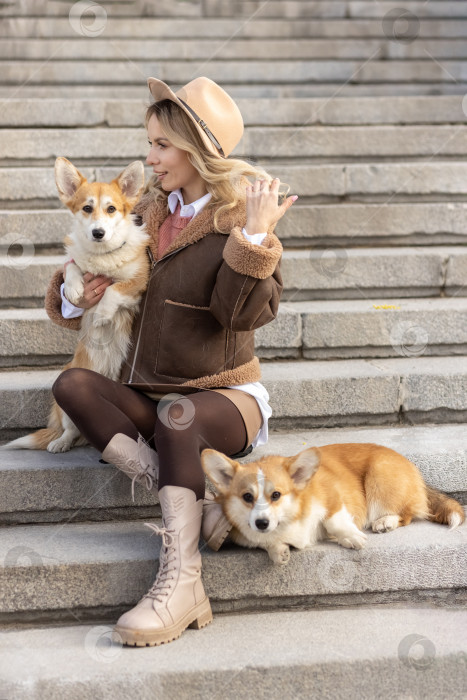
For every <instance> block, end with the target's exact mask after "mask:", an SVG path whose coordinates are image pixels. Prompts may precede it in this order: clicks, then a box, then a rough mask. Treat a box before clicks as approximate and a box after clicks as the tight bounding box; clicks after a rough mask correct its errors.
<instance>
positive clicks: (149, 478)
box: [131, 462, 155, 501]
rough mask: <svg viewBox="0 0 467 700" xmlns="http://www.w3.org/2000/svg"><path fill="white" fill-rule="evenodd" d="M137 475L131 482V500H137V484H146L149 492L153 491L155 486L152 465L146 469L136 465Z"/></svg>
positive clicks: (148, 465) (147, 465)
mask: <svg viewBox="0 0 467 700" xmlns="http://www.w3.org/2000/svg"><path fill="white" fill-rule="evenodd" d="M134 467H135V475H134V477H133V478H132V480H131V498H132V499H133V501H134V500H135V482H136V481H137V482H138V483H144V485H145V486H146V488H147V490H148V491H151V489H152V487H153V486H154V482H155V478H154V467H153V466H152V464H146V466H145V467H140V465H139V464H136V462H135V463H134ZM136 470H137V471H136Z"/></svg>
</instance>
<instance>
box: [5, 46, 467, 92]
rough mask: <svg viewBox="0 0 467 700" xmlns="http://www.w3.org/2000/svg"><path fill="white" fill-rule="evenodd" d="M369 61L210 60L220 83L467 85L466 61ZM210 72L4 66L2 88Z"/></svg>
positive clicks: (151, 66) (161, 66) (138, 65)
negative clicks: (272, 66)
mask: <svg viewBox="0 0 467 700" xmlns="http://www.w3.org/2000/svg"><path fill="white" fill-rule="evenodd" d="M379 53H382V52H381V51H378V52H377V53H376V55H374V56H372V57H369V59H370V58H371V60H367V61H366V62H365V63H363V64H362V63H361V61H351V60H348V61H335V60H334V61H333V60H330V61H327V60H321V61H303V60H296V61H290V60H280V61H275V62H274V70H271V65H270V62H268V61H257V60H256V61H255V60H238V61H219V60H218V59H217V58H214V59H212V60H209V77H210V78H211V79H212V80H214V81H216V82H217V83H220V84H222V85H223V84H224V83H231V84H242V83H245V82H246V83H250V84H255V83H258V84H259V85H268V84H273V85H274V84H275V85H280V84H281V83H289V84H300V83H310V82H312V83H318V84H320V83H335V82H337V81H339V82H340V81H342V82H344V81H349V82H350V81H351V82H359V83H375V82H377V83H378V82H383V83H386V82H388V83H441V84H442V83H445V82H447V83H449V82H453V81H454V82H456V83H457V84H458V86H461V87H464V88H465V84H466V82H467V61H462V60H457V61H451V60H443V63H442V64H440V63H439V62H438V61H437V60H433V59H431V58H427V59H426V60H409V61H404V60H400V61H399V60H398V61H386V60H385V59H384V57H383V56H378V54H379ZM205 72H206V62H201V64H200V67H199V68H198V67H196V66H194V65H193V63H192V62H190V61H183V60H179V61H174V60H169V61H163V60H160V61H131V60H128V59H126V60H125V59H124V58H123V57H122V58H121V59H120V60H116V61H99V62H95V61H89V62H88V61H60V60H56V61H55V60H50V61H46V62H44V61H34V60H32V61H8V60H7V61H2V76H1V82H2V84H3V85H4V86H6V85H14V86H21V85H22V84H24V83H26V82H27V83H28V85H40V84H42V83H47V84H49V85H55V84H66V85H69V84H71V85H73V84H79V85H83V84H94V85H98V84H99V83H105V84H107V85H108V84H115V85H125V84H127V83H128V84H133V83H135V82H138V81H141V80H143V81H144V82H145V80H144V77H145V76H150V75H157V77H158V78H160V79H161V80H164V81H165V82H168V83H169V84H173V83H180V82H181V83H187V82H188V81H190V80H192V79H193V78H195V77H197V76H199V75H203V74H204V73H205Z"/></svg>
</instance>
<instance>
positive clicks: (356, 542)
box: [338, 531, 367, 549]
mask: <svg viewBox="0 0 467 700" xmlns="http://www.w3.org/2000/svg"><path fill="white" fill-rule="evenodd" d="M366 540H367V536H366V535H365V533H364V532H360V531H359V532H355V533H354V532H353V533H352V534H351V535H346V536H345V537H342V538H341V539H338V543H339V544H340V545H341V547H347V549H363V547H364V546H365V543H366Z"/></svg>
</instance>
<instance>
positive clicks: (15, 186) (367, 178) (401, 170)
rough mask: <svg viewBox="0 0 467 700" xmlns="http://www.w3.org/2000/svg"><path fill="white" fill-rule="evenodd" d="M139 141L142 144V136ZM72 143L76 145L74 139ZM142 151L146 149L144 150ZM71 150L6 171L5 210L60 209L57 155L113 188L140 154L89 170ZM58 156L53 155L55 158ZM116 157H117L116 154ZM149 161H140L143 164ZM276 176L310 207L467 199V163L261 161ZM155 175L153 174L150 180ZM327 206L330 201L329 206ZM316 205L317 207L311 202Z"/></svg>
mask: <svg viewBox="0 0 467 700" xmlns="http://www.w3.org/2000/svg"><path fill="white" fill-rule="evenodd" d="M137 140H138V141H139V140H140V134H138V137H137ZM70 141H72V139H70ZM76 148H77V149H79V150H80V151H81V153H82V152H83V151H82V146H80V145H79V144H78V143H76ZM124 148H128V151H129V152H131V151H133V153H134V152H135V150H136V148H132V147H131V144H123V145H122V148H121V149H120V153H119V155H123V154H122V151H123V149H124ZM141 148H142V147H141ZM70 150H71V144H69V146H68V148H65V149H64V150H63V151H56V152H55V154H54V157H53V159H52V158H50V164H49V165H48V167H39V166H38V167H35V168H29V167H7V168H1V169H0V206H1V207H2V208H8V209H9V208H15V209H16V208H18V207H19V208H27V209H31V208H38V207H40V208H44V207H50V208H53V207H59V206H61V205H60V202H59V200H58V197H57V189H56V185H55V178H54V170H53V163H54V160H55V155H57V154H59V153H63V152H65V153H67V155H68V156H69V157H70V160H72V161H73V162H74V163H75V165H77V166H78V167H79V168H80V170H81V172H82V173H83V175H85V177H87V178H88V179H92V180H97V181H100V180H103V181H105V182H109V181H110V180H111V179H112V178H114V177H116V176H117V175H118V173H119V172H120V171H121V170H122V168H123V167H124V166H125V165H126V164H127V163H128V162H129V161H130V160H134V159H135V158H138V156H136V154H135V153H134V155H130V154H128V155H127V156H126V157H122V159H121V163H119V164H118V166H117V165H114V166H113V167H112V168H109V167H104V168H102V167H99V166H97V167H87V166H86V163H85V162H84V163H82V162H81V159H80V158H79V157H78V158H76V157H75V156H74V155H72V154H70ZM51 155H52V154H51ZM113 156H114V157H115V156H116V154H115V153H114V154H113ZM142 157H143V156H141V155H140V156H139V159H141V158H142ZM258 163H259V164H260V165H263V166H264V167H265V168H266V170H268V171H269V172H270V173H271V174H272V175H274V176H276V177H279V178H280V179H281V181H282V182H283V183H286V184H288V185H289V186H290V194H292V193H296V194H298V195H299V196H300V198H301V199H299V201H300V204H301V203H303V204H307V203H309V202H307V199H306V198H310V199H311V198H313V201H315V202H316V203H317V204H318V203H324V202H326V201H332V200H335V199H337V198H339V201H342V198H344V197H345V198H346V199H347V203H349V201H352V200H353V201H360V202H362V201H367V202H373V203H374V202H378V201H380V202H381V203H382V204H384V205H387V203H388V195H390V198H389V199H390V202H393V203H397V202H402V201H407V199H408V198H412V201H414V199H415V198H416V199H415V201H418V202H420V200H421V199H422V201H423V200H424V201H430V198H431V199H432V200H435V201H436V200H438V201H439V200H440V199H441V200H442V199H443V198H444V199H446V198H447V197H449V201H452V199H453V198H454V197H455V198H461V199H464V198H465V196H466V194H467V184H466V183H467V162H449V161H446V162H442V161H440V162H427V161H422V162H409V163H389V162H376V161H375V162H371V163H337V164H336V163H318V164H313V165H309V164H307V163H304V164H299V165H289V164H282V163H280V162H269V161H266V160H264V159H262V160H260V161H258ZM150 175H151V170H149V169H148V177H149V176H150ZM323 200H324V201H323ZM310 203H311V202H310Z"/></svg>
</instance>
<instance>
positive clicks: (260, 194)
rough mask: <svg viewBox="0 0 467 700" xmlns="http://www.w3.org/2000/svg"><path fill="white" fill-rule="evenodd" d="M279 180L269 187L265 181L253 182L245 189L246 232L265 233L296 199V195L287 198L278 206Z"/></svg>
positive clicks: (275, 179) (273, 181)
mask: <svg viewBox="0 0 467 700" xmlns="http://www.w3.org/2000/svg"><path fill="white" fill-rule="evenodd" d="M279 185H280V180H279V178H277V177H275V178H274V180H272V182H271V185H269V184H268V182H267V180H255V183H254V184H253V185H250V186H249V187H247V188H246V225H245V229H246V232H247V233H248V234H250V235H252V234H254V233H265V232H266V231H268V230H269V228H270V227H271V226H272V225H273V224H275V223H276V222H277V221H279V219H280V218H281V217H282V216H284V214H285V212H286V211H287V209H289V208H290V207H291V206H292V204H293V203H294V202H295V201H296V200H297V199H298V197H297V195H293V196H292V197H287V199H286V200H285V201H284V202H283V203H282V204H279V202H278V197H279Z"/></svg>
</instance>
